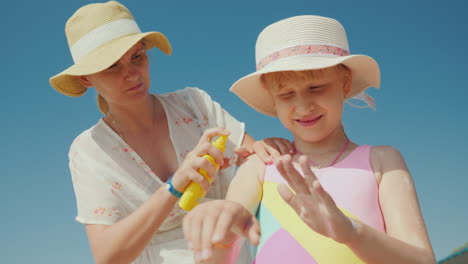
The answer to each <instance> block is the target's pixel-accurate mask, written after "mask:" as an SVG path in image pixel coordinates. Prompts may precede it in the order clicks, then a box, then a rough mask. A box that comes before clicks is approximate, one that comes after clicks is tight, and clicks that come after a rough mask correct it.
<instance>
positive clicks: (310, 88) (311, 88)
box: [309, 86, 323, 91]
mask: <svg viewBox="0 0 468 264" xmlns="http://www.w3.org/2000/svg"><path fill="white" fill-rule="evenodd" d="M322 87H323V86H310V87H309V91H317V90H319V89H320V88H322Z"/></svg>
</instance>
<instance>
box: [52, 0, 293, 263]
mask: <svg viewBox="0 0 468 264" xmlns="http://www.w3.org/2000/svg"><path fill="white" fill-rule="evenodd" d="M65 31H66V35H67V39H68V44H69V46H70V50H71V53H72V57H73V60H74V62H75V64H74V65H73V66H71V67H69V68H68V69H66V70H65V71H63V72H62V73H60V74H58V75H56V76H54V77H52V78H51V79H50V83H51V85H52V87H54V88H55V89H56V90H57V91H59V92H61V93H63V94H65V95H68V96H81V95H83V94H84V93H85V92H86V90H87V89H88V88H90V87H94V88H95V89H96V91H97V92H98V106H99V109H100V110H101V112H102V113H103V114H104V117H103V118H102V119H101V120H99V121H98V123H97V124H96V125H94V126H93V127H91V128H90V129H88V130H86V131H84V132H83V133H81V135H79V136H78V137H77V138H76V139H75V141H74V142H73V143H72V146H71V148H70V152H69V158H70V170H71V174H72V179H73V186H74V190H75V195H76V199H77V207H78V216H77V217H76V220H77V221H78V222H80V223H83V224H85V225H86V231H87V234H88V238H89V241H90V245H91V250H92V252H93V256H94V258H95V261H96V262H97V263H130V262H134V263H184V261H185V259H186V260H187V262H191V261H192V259H193V258H192V256H191V252H190V251H188V250H186V243H185V241H184V240H183V234H182V231H181V228H180V224H181V219H182V217H183V215H184V212H183V211H182V210H181V209H179V208H178V207H177V206H176V202H177V200H178V197H179V196H180V191H183V190H184V189H185V188H186V186H187V185H188V184H189V183H190V182H191V181H195V182H198V183H199V184H201V186H202V187H203V188H204V189H205V190H208V189H209V192H208V194H207V197H210V198H217V199H220V198H224V196H225V194H226V190H227V186H228V184H229V182H230V180H231V177H232V175H233V170H234V168H233V167H232V166H229V165H230V164H231V163H233V162H235V161H237V162H239V160H237V159H236V156H235V154H234V148H235V147H239V146H242V147H245V148H247V149H250V148H251V147H252V145H253V142H254V141H253V139H252V138H251V137H250V136H249V135H247V134H245V132H244V124H243V123H240V122H238V121H237V120H236V119H234V118H233V117H232V116H230V115H229V114H228V113H227V112H226V111H224V110H223V109H222V108H221V107H220V105H219V104H217V103H216V102H214V101H212V100H211V98H210V97H209V96H208V95H207V94H206V93H205V92H203V91H202V90H200V89H196V88H186V89H184V90H180V91H176V92H174V93H171V94H166V95H151V94H149V89H150V76H149V62H148V58H147V56H146V50H148V49H151V48H153V47H157V48H159V49H160V50H161V51H163V52H164V53H166V54H168V55H169V54H170V53H171V46H170V44H169V41H168V40H167V38H166V37H165V36H164V35H163V34H162V33H159V32H147V33H141V31H140V29H139V27H138V25H137V24H136V22H135V21H134V19H133V16H132V15H131V13H130V12H129V11H128V9H127V8H126V7H124V6H123V5H121V4H119V3H117V2H115V1H110V2H107V3H99V4H90V5H86V6H84V7H82V8H80V9H78V10H77V11H76V12H75V14H73V16H72V17H71V18H70V19H69V20H68V21H67V23H66V27H65ZM221 127H223V128H221ZM222 134H223V135H227V134H229V143H228V144H227V146H226V147H227V149H226V152H225V153H224V156H223V153H221V151H219V150H218V149H216V148H215V147H213V146H212V145H211V144H210V143H209V141H210V139H211V138H212V137H214V136H216V135H222ZM269 142H270V143H272V144H271V145H273V146H278V147H277V148H278V149H280V150H281V152H285V150H287V151H289V148H290V147H291V146H290V145H288V143H287V142H286V141H283V140H280V139H272V140H271V139H270V140H269ZM255 145H256V148H258V151H257V152H261V153H263V154H262V157H263V159H264V160H267V159H268V154H265V153H266V152H265V151H268V152H270V153H272V154H273V155H275V154H278V152H277V151H275V150H272V147H269V146H267V144H265V143H264V142H260V143H256V144H255ZM203 154H210V155H212V156H213V157H214V158H215V159H216V161H217V163H218V164H220V165H221V166H222V167H223V168H225V169H223V170H221V171H220V172H219V173H218V174H217V175H216V169H215V168H214V166H213V165H212V164H211V163H209V162H208V161H206V160H205V159H204V158H201V156H202V155H203ZM199 168H201V169H204V170H205V171H207V172H208V174H209V176H210V177H215V176H216V178H215V180H214V183H213V184H212V186H211V188H210V184H209V183H208V182H207V181H206V180H205V179H204V178H203V177H202V176H201V175H200V174H199V173H198V172H197V169H199Z"/></svg>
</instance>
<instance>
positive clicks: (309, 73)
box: [260, 64, 351, 91]
mask: <svg viewBox="0 0 468 264" xmlns="http://www.w3.org/2000/svg"><path fill="white" fill-rule="evenodd" d="M329 69H334V70H336V71H337V73H338V74H340V75H341V76H342V77H343V78H345V79H346V78H349V76H350V75H351V70H350V69H349V68H348V67H346V66H345V65H343V64H338V65H336V66H334V67H330V68H323V69H317V70H305V71H280V72H269V73H265V74H262V75H261V76H260V82H261V83H262V86H263V87H264V88H265V89H267V90H268V91H277V90H279V89H281V88H282V87H283V85H284V84H285V83H286V82H288V81H289V80H293V79H294V80H298V79H299V80H316V79H320V78H321V76H322V75H323V72H324V71H326V70H329Z"/></svg>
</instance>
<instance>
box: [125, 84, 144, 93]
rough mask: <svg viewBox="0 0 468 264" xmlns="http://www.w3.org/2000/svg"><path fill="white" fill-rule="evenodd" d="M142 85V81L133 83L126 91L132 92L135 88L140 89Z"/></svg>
mask: <svg viewBox="0 0 468 264" xmlns="http://www.w3.org/2000/svg"><path fill="white" fill-rule="evenodd" d="M142 86H143V83H140V84H138V85H135V86H133V87H132V88H130V89H128V90H127V91H129V92H133V91H136V90H138V89H140V88H141V87H142Z"/></svg>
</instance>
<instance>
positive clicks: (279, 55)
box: [257, 44, 350, 71]
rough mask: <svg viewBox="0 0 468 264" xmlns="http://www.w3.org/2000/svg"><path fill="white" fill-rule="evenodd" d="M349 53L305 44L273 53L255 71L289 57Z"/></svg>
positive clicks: (341, 49)
mask: <svg viewBox="0 0 468 264" xmlns="http://www.w3.org/2000/svg"><path fill="white" fill-rule="evenodd" d="M349 54H350V53H349V51H348V50H347V49H344V48H340V47H335V46H329V45H315V44H305V45H296V46H292V47H287V48H285V49H282V50H279V51H276V52H273V53H272V54H270V55H268V56H266V57H264V58H263V59H261V60H260V61H259V62H258V63H257V71H258V70H261V69H262V68H263V67H265V66H267V65H268V64H270V63H272V62H274V61H277V60H279V59H283V58H287V57H291V56H300V55H317V56H323V55H330V56H348V55H349Z"/></svg>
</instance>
